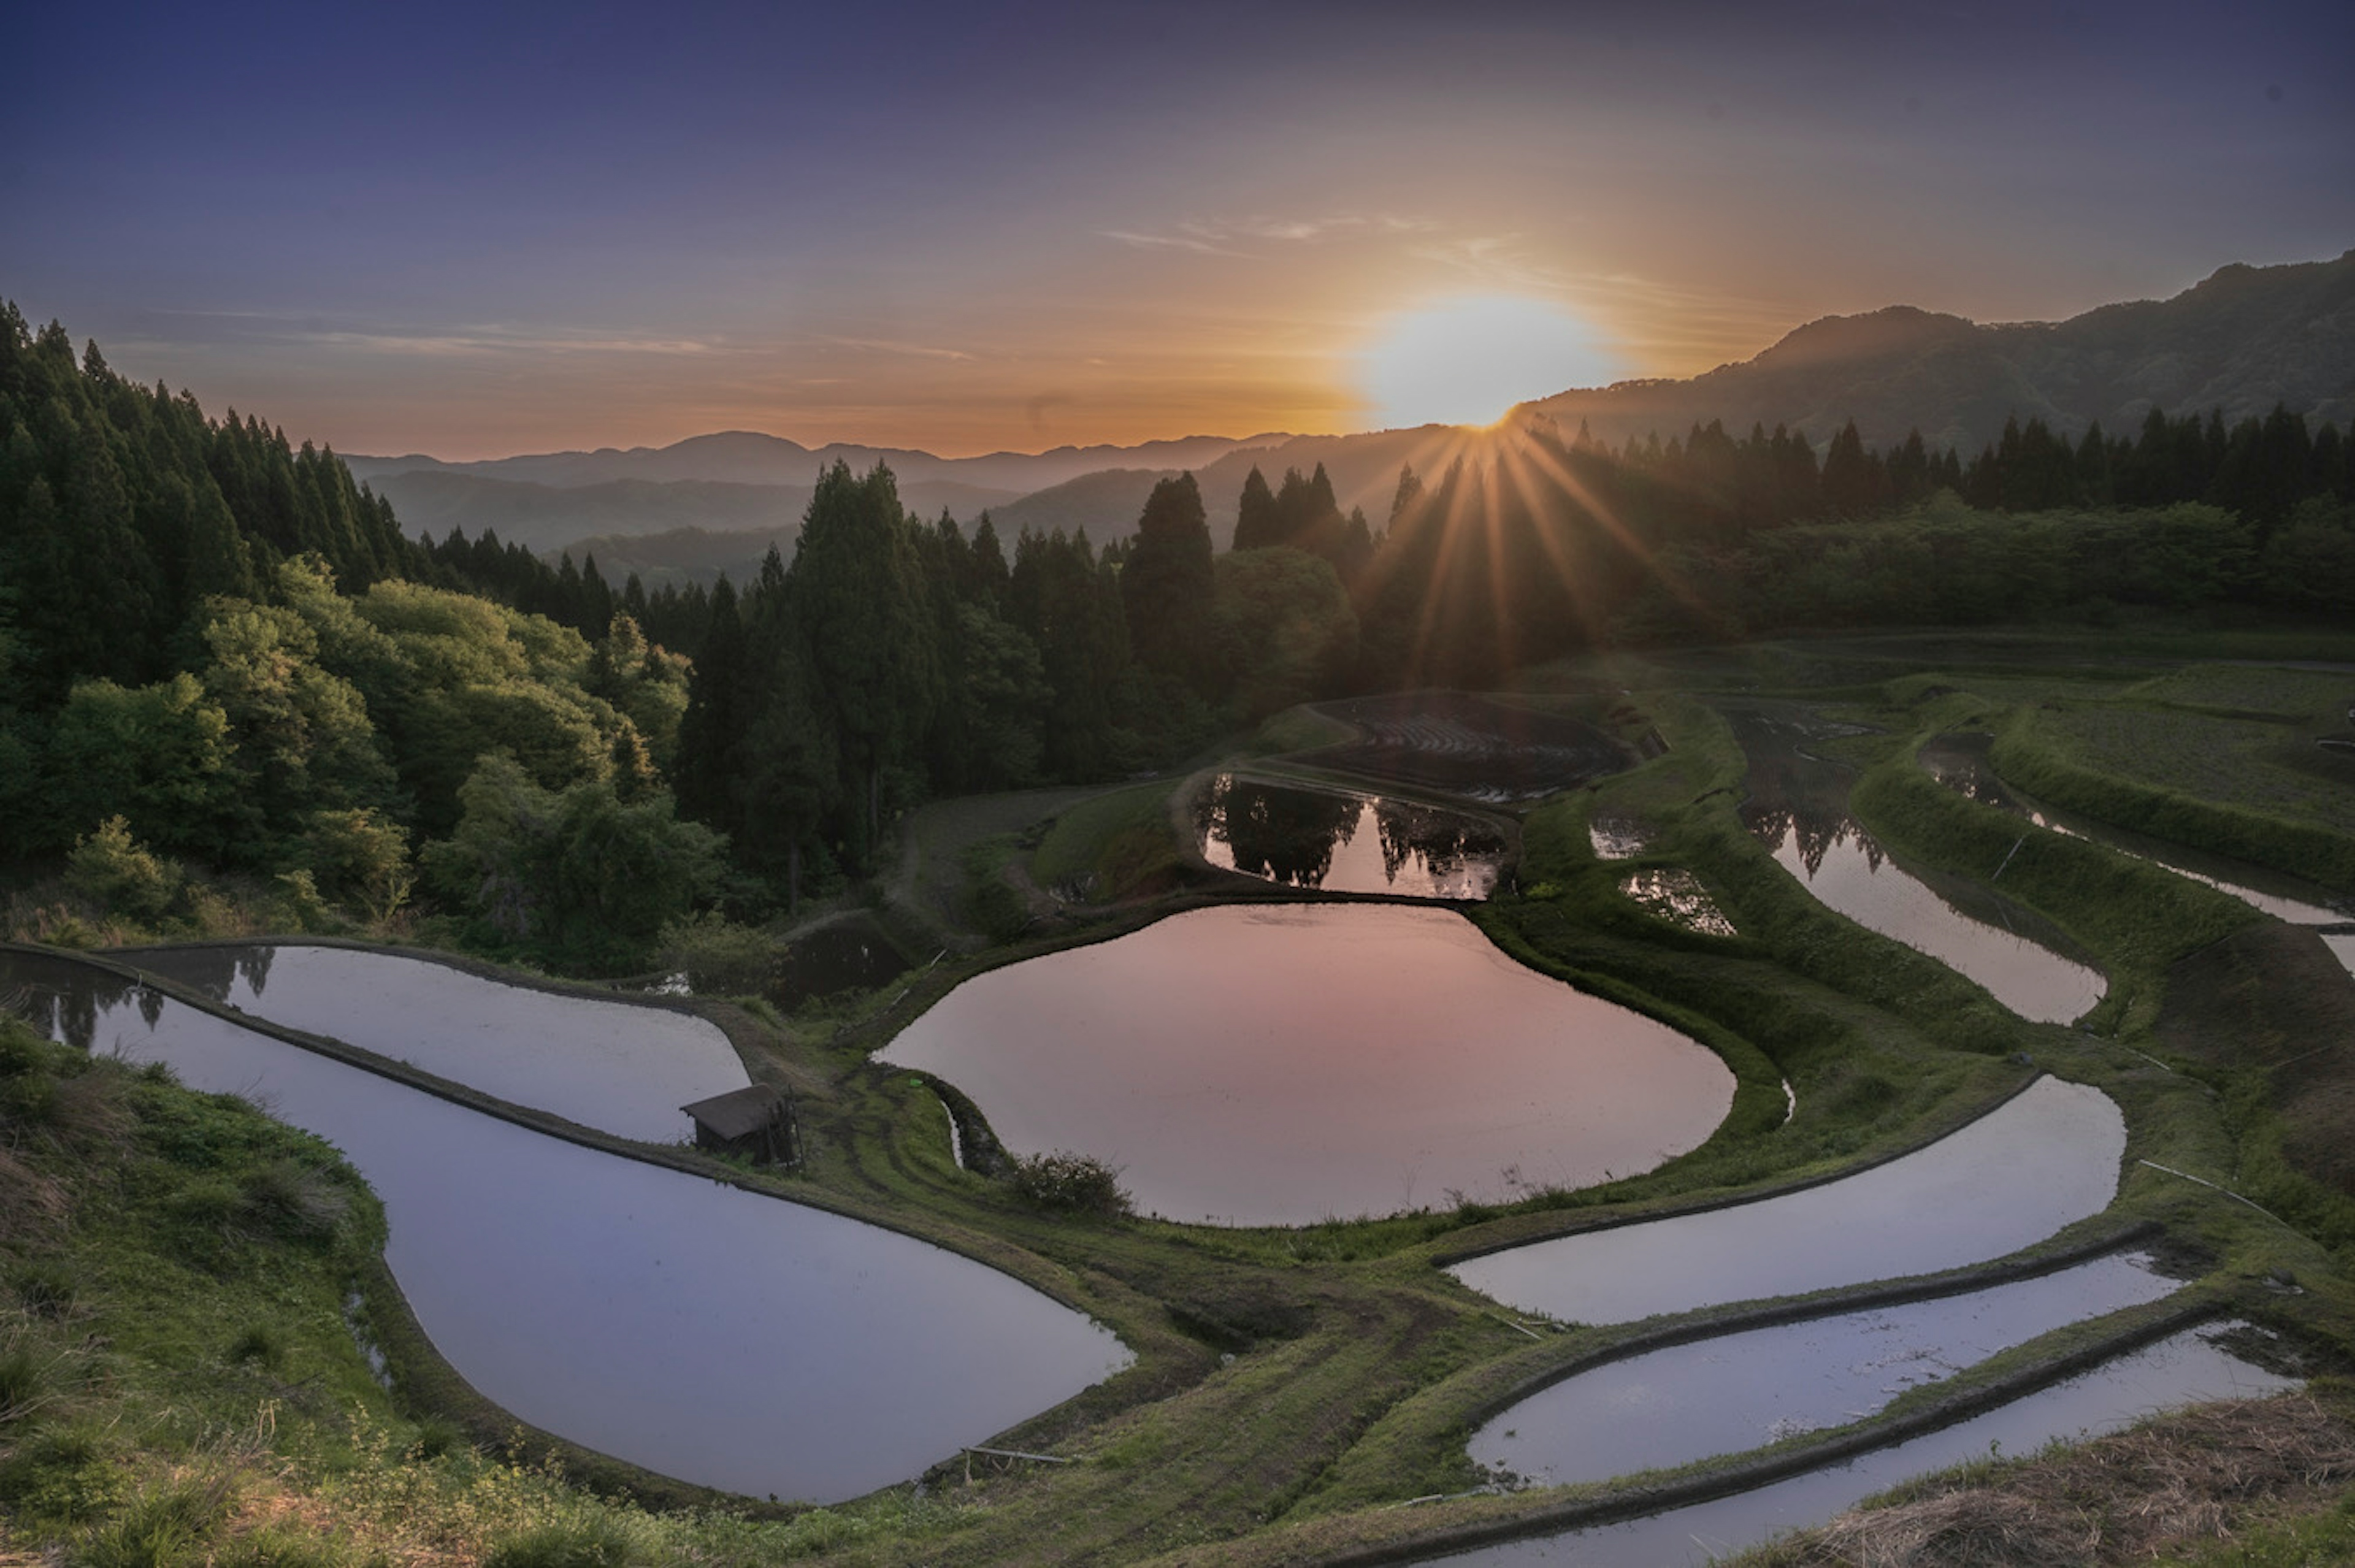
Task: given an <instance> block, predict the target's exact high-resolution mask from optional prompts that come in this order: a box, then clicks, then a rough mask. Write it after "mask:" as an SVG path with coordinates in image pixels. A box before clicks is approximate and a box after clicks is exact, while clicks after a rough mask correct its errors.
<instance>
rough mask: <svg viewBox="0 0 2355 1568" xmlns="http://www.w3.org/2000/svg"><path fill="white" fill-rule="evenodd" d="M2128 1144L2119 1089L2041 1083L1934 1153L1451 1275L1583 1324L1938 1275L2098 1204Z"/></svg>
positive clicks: (1499, 1255)
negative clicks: (2116, 1099) (2114, 1094)
mask: <svg viewBox="0 0 2355 1568" xmlns="http://www.w3.org/2000/svg"><path fill="white" fill-rule="evenodd" d="M2125 1153H2126V1119H2125V1117H2124V1116H2123V1115H2120V1114H2119V1111H2118V1108H2117V1106H2116V1105H2115V1104H2114V1103H2113V1102H2112V1101H2111V1100H2110V1098H2109V1096H2107V1095H2106V1094H2104V1093H2102V1092H2101V1091H2100V1090H2098V1089H2093V1088H2088V1087H2086V1086H2085V1085H2083V1084H2078V1083H2063V1082H2062V1081H2061V1080H2060V1079H2057V1078H2041V1079H2039V1080H2037V1081H2036V1082H2035V1083H2032V1084H2030V1085H2029V1087H2028V1088H2027V1089H2026V1090H2024V1091H2022V1092H2021V1093H2019V1094H2017V1095H2015V1096H2013V1097H2012V1098H2011V1099H2009V1100H2008V1101H2006V1102H2005V1103H2004V1104H2001V1105H1999V1106H1998V1107H1997V1108H1996V1109H1995V1110H1993V1111H1990V1112H1989V1113H1987V1115H1984V1116H1981V1117H1980V1118H1979V1119H1978V1120H1977V1121H1975V1122H1973V1123H1971V1124H1970V1125H1967V1126H1966V1127H1963V1128H1962V1129H1961V1130H1959V1131H1957V1132H1955V1133H1951V1134H1949V1135H1947V1136H1945V1137H1943V1138H1940V1139H1939V1140H1938V1141H1937V1142H1935V1143H1933V1144H1931V1145H1929V1146H1928V1147H1924V1148H1920V1149H1916V1150H1915V1151H1914V1152H1913V1153H1912V1154H1909V1155H1905V1156H1903V1157H1900V1158H1897V1159H1893V1160H1891V1161H1889V1162H1888V1163H1886V1164H1884V1165H1879V1166H1874V1167H1872V1168H1869V1169H1865V1170H1860V1171H1858V1172H1856V1173H1855V1174H1853V1175H1850V1176H1844V1177H1841V1178H1839V1179H1837V1180H1833V1181H1828V1182H1825V1183H1823V1184H1822V1185H1820V1186H1817V1187H1809V1188H1804V1189H1800V1190H1798V1191H1796V1192H1786V1193H1783V1194H1781V1195H1779V1196H1776V1197H1772V1198H1762V1199H1757V1200H1752V1201H1749V1202H1743V1203H1736V1204H1732V1205H1730V1206H1728V1207H1724V1208H1719V1209H1710V1210H1705V1211H1700V1212H1697V1213H1690V1214H1679V1215H1674V1216H1671V1217H1669V1218H1668V1219H1663V1220H1650V1221H1638V1222H1636V1223H1633V1224H1626V1225H1618V1226H1613V1227H1609V1228H1606V1229H1602V1230H1595V1231H1588V1232H1582V1233H1579V1234H1575V1235H1569V1236H1561V1237H1557V1238H1555V1239H1554V1240H1552V1241H1544V1242H1532V1243H1527V1244H1524V1245H1521V1246H1515V1247H1508V1248H1507V1249H1505V1250H1504V1251H1501V1252H1494V1253H1486V1254H1484V1255H1481V1256H1478V1257H1474V1258H1469V1259H1466V1260H1465V1261H1464V1262H1462V1263H1458V1264H1453V1265H1452V1266H1451V1267H1450V1268H1449V1270H1448V1272H1449V1273H1451V1274H1453V1275H1455V1276H1456V1277H1457V1278H1458V1279H1460V1280H1462V1281H1463V1282H1464V1283H1465V1285H1470V1286H1471V1287H1472V1288H1473V1289H1475V1290H1476V1291H1479V1292H1481V1293H1482V1294H1483V1295H1486V1296H1493V1297H1494V1298H1496V1299H1497V1300H1498V1301H1501V1302H1504V1303H1506V1304H1508V1306H1512V1307H1519V1308H1521V1309H1522V1310H1524V1311H1529V1312H1539V1313H1543V1314H1545V1315H1546V1316H1548V1317H1554V1318H1558V1319H1560V1320H1562V1321H1564V1322H1575V1323H1619V1322H1625V1321H1629V1320H1632V1319H1635V1318H1638V1317H1651V1316H1652V1315H1653V1314H1655V1313H1662V1312H1687V1311H1690V1310H1692V1309H1694V1308H1696V1307H1714V1306H1719V1305H1721V1304H1723V1303H1727V1302H1732V1301H1746V1300H1752V1299H1758V1298H1763V1297H1766V1296H1796V1295H1800V1294H1803V1293H1805V1292H1807V1291H1814V1290H1828V1289H1830V1288H1832V1287H1834V1286H1838V1285H1861V1284H1864V1283H1866V1282H1868V1281H1871V1280H1879V1279H1896V1278H1901V1277H1903V1276H1906V1275H1918V1274H1934V1273H1937V1272H1939V1271H1940V1270H1944V1269H1950V1268H1960V1267H1962V1266H1964V1265H1965V1264H1977V1263H1985V1262H1987V1261H1989V1260H1991V1259H1995V1258H1999V1257H2002V1256H2004V1255H2005V1254H2006V1253H2013V1252H2017V1251H2019V1249H2020V1248H2022V1247H2025V1246H2029V1245H2031V1244H2033V1243H2037V1242H2041V1241H2042V1240H2043V1239H2044V1238H2045V1237H2047V1236H2049V1235H2051V1234H2052V1232H2055V1231H2058V1230H2060V1229H2061V1228H2062V1226H2064V1225H2068V1224H2072V1223H2073V1222H2075V1221H2079V1220H2082V1219H2084V1218H2086V1217H2087V1216H2088V1215H2092V1214H2098V1213H2100V1212H2101V1211H2102V1210H2103V1209H2105V1208H2106V1207H2107V1206H2108V1205H2109V1202H2110V1200H2111V1199H2112V1198H2113V1197H2115V1195H2116V1193H2117V1188H2118V1170H2119V1161H2120V1160H2121V1159H2122V1158H2123V1157H2124V1155H2125Z"/></svg>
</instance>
